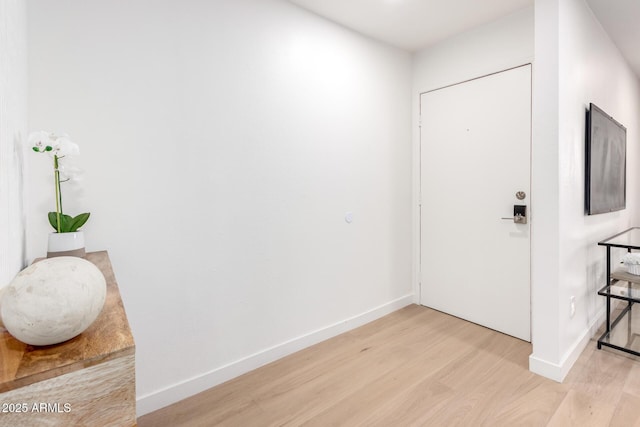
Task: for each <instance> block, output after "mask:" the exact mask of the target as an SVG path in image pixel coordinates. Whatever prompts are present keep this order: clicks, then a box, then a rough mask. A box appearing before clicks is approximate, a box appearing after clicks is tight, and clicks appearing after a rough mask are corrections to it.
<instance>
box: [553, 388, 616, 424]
mask: <svg viewBox="0 0 640 427" xmlns="http://www.w3.org/2000/svg"><path fill="white" fill-rule="evenodd" d="M615 409H616V407H615V405H612V404H610V403H606V402H602V401H600V400H598V399H597V398H595V397H593V396H590V395H589V394H587V393H583V392H581V391H578V390H573V389H571V390H569V392H568V393H567V395H566V397H565V398H564V400H563V401H562V403H561V404H560V407H559V408H558V410H557V411H556V412H555V414H554V415H553V417H552V418H551V420H550V421H549V424H547V427H571V426H575V427H583V426H590V427H598V426H601V427H606V426H608V425H609V423H610V421H611V419H612V418H613V414H614V412H615Z"/></svg>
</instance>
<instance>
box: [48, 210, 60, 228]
mask: <svg viewBox="0 0 640 427" xmlns="http://www.w3.org/2000/svg"><path fill="white" fill-rule="evenodd" d="M47 217H48V218H49V224H51V226H52V227H53V229H54V230H56V231H58V216H57V215H56V213H55V212H49V213H48V214H47Z"/></svg>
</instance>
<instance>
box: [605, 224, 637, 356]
mask: <svg viewBox="0 0 640 427" xmlns="http://www.w3.org/2000/svg"><path fill="white" fill-rule="evenodd" d="M598 245H600V246H604V247H606V249H607V272H606V276H605V277H606V280H607V283H606V285H605V286H604V287H603V288H602V289H600V290H599V291H598V295H602V296H604V297H605V298H606V299H607V322H606V325H605V326H606V329H605V332H604V333H603V334H602V336H601V337H600V339H598V349H601V348H602V346H603V345H604V346H606V347H611V348H615V349H616V350H620V351H624V352H626V353H630V354H634V355H636V356H640V335H639V334H636V333H634V332H633V331H634V330H637V331H640V319H638V318H637V317H638V316H639V314H640V313H637V311H638V310H639V308H637V307H636V308H635V309H634V304H635V303H637V302H640V276H638V275H634V274H630V273H628V272H627V271H626V270H624V269H622V268H618V269H615V270H614V271H612V268H611V248H623V249H626V250H627V251H628V252H631V251H633V250H640V228H639V227H633V228H630V229H628V230H625V231H623V232H622V233H618V234H616V235H615V236H611V237H609V238H608V239H605V240H603V241H601V242H598ZM612 299H614V300H621V301H625V302H626V304H624V305H623V307H622V309H621V310H620V311H619V312H616V313H613V314H614V315H615V318H614V319H613V320H612V313H611V300H612ZM634 315H635V317H636V318H634ZM625 318H626V322H622V320H623V319H625Z"/></svg>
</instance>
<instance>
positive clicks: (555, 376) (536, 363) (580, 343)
mask: <svg viewBox="0 0 640 427" xmlns="http://www.w3.org/2000/svg"><path fill="white" fill-rule="evenodd" d="M605 314H606V313H605V311H600V313H599V314H598V315H596V316H595V318H594V320H593V321H592V322H591V325H590V326H589V327H588V328H587V329H586V330H585V331H584V333H583V334H582V336H580V338H579V339H578V340H576V342H575V343H574V344H573V346H571V348H570V349H569V351H567V353H565V355H564V357H563V358H562V359H561V362H560V364H557V363H553V362H549V361H547V360H543V359H539V358H537V357H535V356H534V355H533V354H532V355H531V356H529V370H530V371H531V372H533V373H535V374H538V375H542V376H543V377H546V378H549V379H551V380H554V381H557V382H559V383H561V382H562V381H564V378H565V377H566V376H567V374H568V373H569V371H570V370H571V368H572V367H573V365H574V363H576V361H577V360H578V358H579V357H580V355H581V354H582V352H583V351H584V349H585V348H586V347H587V345H588V344H589V341H591V338H592V337H593V336H594V334H595V333H596V331H597V330H598V328H599V327H600V325H602V324H603V322H604V318H605Z"/></svg>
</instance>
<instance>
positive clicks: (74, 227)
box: [69, 212, 91, 232]
mask: <svg viewBox="0 0 640 427" xmlns="http://www.w3.org/2000/svg"><path fill="white" fill-rule="evenodd" d="M90 215H91V213H90V212H85V213H81V214H80V215H77V216H76V217H75V218H72V219H71V220H70V223H69V232H74V231H78V228H80V227H82V226H83V225H84V224H85V223H86V222H87V220H88V219H89V216H90Z"/></svg>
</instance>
